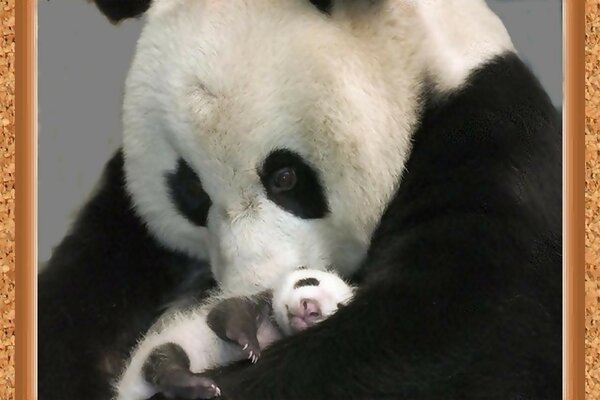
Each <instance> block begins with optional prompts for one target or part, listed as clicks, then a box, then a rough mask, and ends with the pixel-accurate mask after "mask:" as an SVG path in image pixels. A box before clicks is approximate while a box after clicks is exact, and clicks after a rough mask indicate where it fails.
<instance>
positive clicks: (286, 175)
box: [272, 167, 297, 193]
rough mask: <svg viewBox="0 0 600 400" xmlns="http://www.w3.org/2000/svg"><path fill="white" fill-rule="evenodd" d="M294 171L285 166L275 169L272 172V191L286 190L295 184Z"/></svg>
mask: <svg viewBox="0 0 600 400" xmlns="http://www.w3.org/2000/svg"><path fill="white" fill-rule="evenodd" d="M296 182H297V178H296V171H294V169H293V168H290V167H286V168H281V169H280V170H277V171H275V173H274V174H273V180H272V186H273V188H272V189H273V192H275V193H279V192H286V191H288V190H292V189H293V188H294V186H296Z"/></svg>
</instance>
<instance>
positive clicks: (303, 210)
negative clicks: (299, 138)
mask: <svg viewBox="0 0 600 400" xmlns="http://www.w3.org/2000/svg"><path fill="white" fill-rule="evenodd" d="M258 175H259V177H260V180H261V182H262V184H263V186H264V188H265V191H266V194H267V197H268V199H269V200H271V201H272V202H273V203H275V204H277V205H278V206H279V207H280V208H282V209H284V210H285V211H287V212H289V213H291V214H294V215H296V216H297V217H300V218H304V219H313V218H323V217H324V216H325V215H326V214H327V213H328V212H329V208H328V206H327V200H326V199H325V190H323V187H322V185H321V182H320V180H319V176H318V174H317V171H316V170H315V169H314V168H313V167H311V166H310V165H309V164H308V162H306V161H305V160H304V159H303V158H302V157H301V156H300V155H299V154H297V153H294V152H291V151H289V150H283V149H282V150H275V151H273V152H272V153H271V154H269V155H268V156H267V158H266V159H265V161H264V162H263V165H262V166H261V167H260V168H259V170H258Z"/></svg>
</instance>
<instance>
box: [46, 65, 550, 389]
mask: <svg viewBox="0 0 600 400" xmlns="http://www.w3.org/2000/svg"><path fill="white" fill-rule="evenodd" d="M398 95H401V93H399V94H398ZM425 97H426V98H427V101H428V103H427V106H426V109H425V111H424V116H423V120H422V122H421V126H420V128H419V129H418V131H417V132H416V133H415V136H414V140H413V149H412V151H411V155H410V158H409V160H408V163H407V165H406V171H405V174H404V175H403V178H402V182H401V184H400V186H399V189H398V192H397V194H396V195H395V196H394V198H393V199H392V201H391V203H390V204H389V206H388V209H387V211H386V212H385V214H384V216H383V218H382V221H381V224H380V226H379V228H378V229H377V231H376V233H375V235H374V237H373V239H372V245H371V248H370V250H369V253H368V256H367V259H366V260H365V263H364V267H363V269H362V271H361V275H362V276H364V282H363V285H362V286H361V288H360V289H359V290H358V291H357V293H356V297H355V299H354V300H353V301H352V302H350V303H349V304H348V305H347V306H346V307H342V308H341V309H340V310H338V312H337V313H336V314H334V315H333V316H331V317H330V318H328V319H327V320H326V321H323V322H322V323H321V324H319V325H317V326H316V327H313V328H312V329H310V330H307V331H304V332H302V333H300V334H298V335H294V336H291V337H289V338H286V339H283V340H281V341H279V342H277V343H275V344H274V345H273V346H272V347H269V349H267V350H266V351H264V352H263V354H262V358H261V360H260V361H259V362H258V363H257V364H256V365H252V366H248V365H247V363H240V364H235V365H233V366H230V367H226V368H221V369H217V370H215V371H209V373H210V374H211V375H212V376H213V377H214V379H215V380H216V381H217V383H218V385H219V387H220V388H221V389H222V390H223V394H224V396H223V398H224V399H235V400H245V399H248V400H256V399H261V400H269V399H277V400H283V399H285V400H293V399H303V400H307V399H343V400H367V399H369V400H370V399H410V400H413V399H427V400H431V399H440V400H442V399H443V400H455V399H486V400H487V399H498V400H516V399H528V400H553V399H560V398H561V387H562V366H561V361H562V360H561V359H562V342H561V336H562V285H561V283H562V268H561V249H562V247H561V231H562V226H561V123H560V118H559V116H558V115H557V113H556V110H555V109H554V108H553V107H552V105H551V103H550V101H549V99H548V97H547V96H546V94H545V93H544V91H543V90H542V88H541V87H540V85H539V84H538V82H537V80H536V79H535V77H534V76H533V75H532V74H531V73H530V72H529V71H528V70H527V68H526V67H525V66H524V65H523V63H522V62H521V61H519V60H518V59H517V58H516V57H515V56H513V55H509V56H506V57H504V58H499V59H497V60H496V61H495V62H493V63H491V64H490V65H488V66H486V67H484V68H482V69H481V70H479V71H477V72H476V73H474V74H473V76H472V77H471V79H470V80H469V82H468V85H466V86H465V88H464V89H463V90H461V91H459V92H457V93H453V94H451V95H449V96H447V97H445V98H442V99H440V98H438V99H436V100H435V101H434V100H433V99H434V97H435V96H433V95H427V96H425ZM108 170H109V174H108V175H107V178H106V181H105V183H104V185H103V187H102V189H101V190H100V192H98V194H96V196H95V197H94V199H93V200H92V201H91V202H90V203H89V204H88V206H87V207H86V209H85V210H84V212H83V213H82V214H81V215H80V217H79V220H78V223H77V225H76V227H75V229H74V231H73V234H72V235H70V236H68V237H67V238H66V239H65V240H64V241H63V243H62V244H61V246H60V247H59V248H58V249H57V252H56V254H55V255H54V257H53V259H52V261H51V262H50V265H49V267H48V270H47V271H46V272H45V273H44V274H42V275H41V276H40V281H39V282H40V285H39V289H40V291H39V307H40V308H39V313H38V315H39V321H40V322H39V336H38V337H39V346H40V364H39V378H40V382H39V389H40V400H54V399H60V400H64V399H90V400H94V399H104V400H107V399H108V397H107V392H108V385H107V379H106V378H105V377H104V376H102V375H99V374H100V370H99V369H98V368H97V365H98V364H100V362H101V360H102V359H103V356H104V354H105V351H106V349H112V348H114V347H115V346H116V344H115V343H124V344H125V345H123V346H120V347H119V348H126V345H127V344H129V345H131V344H133V340H134V338H135V336H136V334H139V333H142V332H143V331H144V330H145V328H146V327H147V326H148V324H149V323H150V321H151V320H152V318H154V317H156V315H157V313H156V312H155V309H157V308H158V307H159V305H160V304H161V302H163V301H164V300H163V299H165V297H168V296H169V295H170V294H171V293H173V292H174V291H176V288H175V283H176V282H181V281H183V280H185V279H186V276H187V275H188V274H190V271H194V270H195V268H198V267H197V266H193V265H191V263H190V261H189V260H188V259H186V258H185V257H183V256H181V255H176V254H173V253H170V252H167V251H166V250H163V249H161V248H160V246H158V245H157V244H156V242H155V241H154V240H153V239H152V238H151V237H150V236H149V235H148V234H147V232H146V231H145V229H144V228H143V225H142V224H141V223H140V221H139V220H138V219H137V218H135V217H133V216H132V213H131V212H130V201H129V200H128V198H127V196H126V195H125V193H124V192H123V188H122V172H121V170H122V165H121V157H120V156H118V157H117V158H116V159H115V160H113V161H112V163H111V164H110V165H109V167H108ZM357 184H360V183H357ZM201 276H204V275H201ZM198 284H202V285H205V286H206V287H209V286H210V284H209V281H208V279H207V278H203V279H199V280H198ZM134 316H138V318H139V320H140V321H141V323H139V324H137V325H135V324H134V326H133V327H132V323H134V322H135V320H133V317H134ZM121 336H123V337H124V338H125V340H121V339H120V337H121ZM340 336H343V340H341V339H340ZM159 398H161V397H160V396H155V397H154V399H159Z"/></svg>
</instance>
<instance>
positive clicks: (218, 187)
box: [99, 0, 487, 287]
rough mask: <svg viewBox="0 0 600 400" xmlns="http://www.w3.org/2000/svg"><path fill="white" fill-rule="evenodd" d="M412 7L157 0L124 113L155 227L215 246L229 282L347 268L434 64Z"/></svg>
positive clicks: (179, 244)
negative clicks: (299, 270)
mask: <svg viewBox="0 0 600 400" xmlns="http://www.w3.org/2000/svg"><path fill="white" fill-rule="evenodd" d="M105 1H108V0H105ZM99 2H100V0H99ZM125 3H127V2H125ZM134 3H135V4H136V5H137V6H139V3H143V2H140V1H137V2H134ZM146 3H147V2H146ZM477 3H478V4H479V2H477ZM484 7H485V6H484ZM419 8H420V6H416V5H415V4H414V3H413V2H412V1H380V2H377V1H376V2H373V1H350V0H347V1H345V2H340V4H333V5H332V4H330V3H329V2H325V1H319V2H316V1H315V2H313V3H311V2H309V1H308V0H252V1H248V0H229V1H222V0H154V1H153V2H152V4H151V5H150V8H149V9H148V11H147V13H146V17H147V21H146V25H145V28H144V30H143V32H142V34H141V37H140V39H139V42H138V47H137V52H136V55H135V58H134V60H133V63H132V67H131V70H130V74H129V76H128V79H127V82H126V88H125V98H124V113H123V122H124V149H125V160H126V164H125V168H126V176H127V186H128V189H129V191H130V193H131V195H132V197H133V202H134V205H135V208H136V210H137V212H138V213H139V214H140V215H141V216H142V218H143V219H144V220H145V222H146V223H147V225H148V226H149V228H150V230H151V231H152V232H153V233H154V234H155V235H156V236H157V237H158V238H159V239H160V240H161V241H162V242H163V243H165V244H166V245H168V246H170V247H172V248H175V249H179V250H182V251H184V252H187V253H188V254H191V255H193V256H196V257H200V258H203V257H206V256H208V257H209V259H210V262H211V265H212V268H213V272H214V274H215V277H216V279H217V280H218V281H219V282H220V283H222V284H223V285H225V286H228V287H236V286H237V285H240V284H241V282H244V283H245V284H248V283H254V284H256V285H259V286H265V285H269V284H270V283H271V282H272V281H273V279H276V278H277V277H279V276H280V274H281V273H282V272H284V271H288V270H290V269H294V268H297V267H298V266H308V267H310V268H315V269H324V268H327V267H330V266H333V267H335V268H336V269H337V270H338V271H340V272H341V273H342V274H346V273H350V272H352V271H354V270H355V269H356V268H357V266H358V264H359V263H360V261H361V260H362V259H363V257H364V255H365V253H366V250H367V248H368V245H369V239H370V236H371V234H372V232H373V230H374V229H375V227H376V225H377V223H378V221H379V218H380V216H381V214H382V212H383V210H384V208H385V206H386V204H387V203H388V201H389V199H390V197H391V196H392V194H393V193H394V190H395V188H396V185H397V183H398V181H399V178H400V176H401V173H402V170H403V165H404V163H405V160H406V157H407V155H408V152H409V147H410V137H411V133H412V132H413V131H414V129H415V127H416V124H417V122H418V114H419V111H420V109H421V104H420V101H419V98H420V95H421V93H422V82H423V81H424V79H425V77H426V76H427V74H431V63H430V62H429V61H428V60H427V58H428V57H431V54H430V51H429V50H427V51H424V48H423V43H424V41H426V40H428V39H427V31H426V24H424V23H423V20H422V18H421V14H422V11H421V10H419ZM139 9H140V10H141V9H143V7H142V8H139ZM486 10H487V9H486ZM137 12H139V11H135V12H134V11H131V12H130V14H129V15H133V14H135V13H137ZM127 16H128V15H127ZM478 61H479V62H480V61H481V59H479V60H478ZM454 75H456V74H454V72H453V73H452V76H450V75H448V76H449V78H448V79H447V81H448V82H450V81H451V80H452V79H456V77H455V76H454ZM463 79H464V77H463ZM445 82H446V81H445V80H444V79H441V80H440V82H437V83H438V84H439V85H438V86H443V85H444V83H445Z"/></svg>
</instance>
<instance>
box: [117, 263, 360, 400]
mask: <svg viewBox="0 0 600 400" xmlns="http://www.w3.org/2000/svg"><path fill="white" fill-rule="evenodd" d="M352 293H353V288H352V287H351V286H350V285H348V284H347V283H346V282H345V281H344V280H343V279H341V278H340V277H339V276H338V275H336V274H335V273H333V272H328V271H320V270H314V269H306V268H299V269H297V270H294V271H291V272H289V273H287V274H286V275H285V276H284V277H283V278H282V279H281V280H280V282H278V283H277V284H276V285H275V288H274V289H273V290H266V291H263V292H260V293H257V294H253V295H249V296H234V297H227V296H225V295H221V296H216V297H214V298H213V299H212V300H210V301H209V302H207V303H205V304H203V305H201V306H193V307H190V308H189V309H187V310H176V311H172V312H168V313H166V314H165V315H164V316H163V317H162V318H161V319H160V320H159V322H158V323H157V324H156V325H155V326H154V327H153V328H151V329H150V331H149V333H148V334H147V335H146V337H145V338H144V339H143V340H142V341H141V342H140V343H139V345H138V346H137V348H136V349H135V350H134V352H133V354H132V356H131V359H130V361H129V364H128V366H127V367H126V369H125V371H124V373H123V375H122V377H121V379H120V381H119V382H118V384H117V386H116V390H117V397H116V399H117V400H143V399H148V398H150V397H152V396H154V395H155V394H156V393H159V392H160V393H163V394H164V395H166V396H169V397H178V398H186V399H197V398H204V399H208V398H212V397H216V396H219V395H220V394H221V391H220V389H219V388H218V387H217V385H216V384H215V382H214V381H213V380H212V379H211V378H209V377H207V376H205V375H203V374H202V373H201V372H202V371H204V370H207V369H210V368H214V367H217V366H221V365H224V364H228V363H231V362H234V361H240V360H243V359H245V358H247V359H249V360H250V361H251V362H252V363H256V362H257V361H258V359H259V357H260V354H261V350H263V349H265V348H266V347H267V346H269V345H270V344H272V343H273V342H274V341H276V340H278V339H280V338H281V337H282V336H283V335H292V334H294V333H297V332H300V331H303V330H304V329H307V328H309V327H311V326H313V325H315V324H317V323H319V322H320V321H323V320H324V319H326V318H328V317H329V316H331V315H332V314H333V313H334V312H335V311H337V309H338V308H340V307H341V306H343V305H345V304H346V303H347V302H348V301H349V300H350V299H351V298H352Z"/></svg>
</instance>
